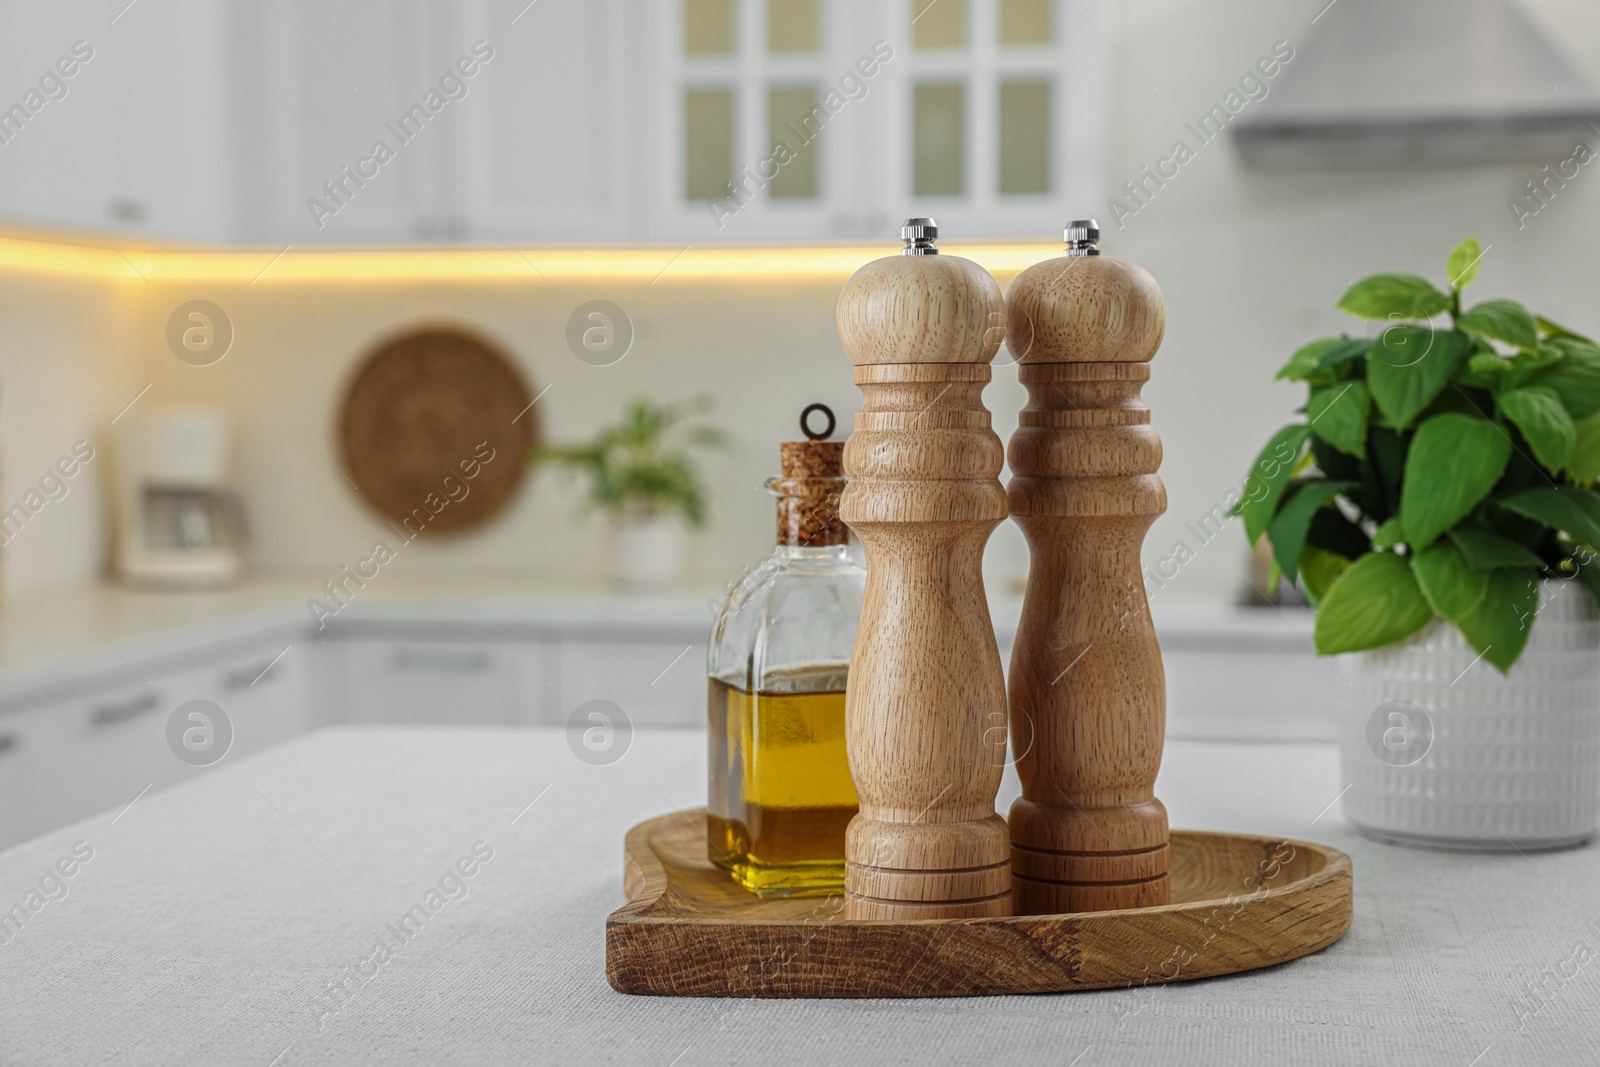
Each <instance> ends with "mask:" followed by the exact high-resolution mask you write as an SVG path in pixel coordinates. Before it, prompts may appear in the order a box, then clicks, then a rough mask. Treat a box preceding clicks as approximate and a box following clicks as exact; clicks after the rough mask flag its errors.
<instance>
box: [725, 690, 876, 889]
mask: <svg viewBox="0 0 1600 1067" xmlns="http://www.w3.org/2000/svg"><path fill="white" fill-rule="evenodd" d="M845 672H846V668H845V667H843V666H834V667H827V668H811V669H808V670H805V671H803V672H794V673H791V672H787V671H786V672H781V674H780V673H778V672H774V673H773V674H769V675H768V679H767V680H768V682H769V684H770V683H777V684H778V686H780V688H764V689H762V690H760V691H758V692H750V691H748V690H745V689H740V688H738V687H736V686H733V685H729V684H728V683H726V682H724V681H721V680H719V679H716V678H712V679H710V680H709V684H708V690H709V691H708V694H707V697H708V710H709V712H710V723H709V726H710V734H711V748H710V756H711V768H710V771H711V774H710V784H711V789H710V796H709V798H708V802H707V806H706V832H707V835H708V837H709V838H710V847H709V848H708V850H707V852H708V855H709V856H710V857H711V860H712V862H714V863H716V864H717V865H718V866H720V867H723V868H724V869H726V870H727V871H729V872H730V873H731V874H732V875H733V877H734V878H735V879H736V880H738V882H739V883H740V884H741V885H743V886H744V887H745V888H746V889H749V890H750V891H751V892H753V893H755V894H757V895H758V896H763V897H787V896H817V895H821V894H825V893H837V892H840V891H842V890H843V888H844V831H845V827H846V826H847V825H848V824H849V822H850V819H851V817H852V816H853V815H855V813H856V806H857V802H856V790H855V784H854V783H853V782H852V781H851V780H850V764H849V761H848V759H847V757H846V755H845V731H844V679H845ZM808 683H809V684H808ZM791 684H792V685H794V686H795V688H792V689H791V688H788V686H789V685H791Z"/></svg>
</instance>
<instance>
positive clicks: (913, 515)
mask: <svg viewBox="0 0 1600 1067" xmlns="http://www.w3.org/2000/svg"><path fill="white" fill-rule="evenodd" d="M900 233H901V237H902V238H903V239H904V240H905V243H906V247H905V249H904V251H903V253H902V254H901V255H899V256H889V257H886V258H884V259H879V260H875V261H873V262H872V263H869V264H867V265H866V266H864V267H862V268H861V269H860V270H859V271H857V272H856V273H855V275H854V276H853V277H852V278H851V279H850V281H849V282H848V283H847V284H846V285H845V287H844V292H843V293H842V294H841V295H840V297H839V310H838V325H839V340H840V343H841V344H842V345H843V347H844V350H845V353H846V354H847V355H849V357H850V360H851V362H852V363H854V364H855V367H856V371H855V380H856V384H857V385H859V386H860V387H861V391H862V393H863V395H864V406H863V408H862V410H861V412H860V413H859V414H858V415H857V416H856V422H855V432H854V433H852V434H851V435H850V439H849V440H848V441H847V442H846V444H845V454H844V463H845V470H846V471H847V472H848V474H849V481H848V483H847V484H846V487H845V491H844V495H843V498H842V501H841V506H840V515H841V517H842V518H843V519H844V521H845V522H846V523H847V524H848V525H849V526H850V527H851V528H852V529H853V530H854V531H855V533H856V536H857V537H858V538H859V539H860V541H861V544H862V546H863V548H864V549H865V551H866V557H867V587H866V595H865V604H864V606H863V608H862V612H861V625H860V628H859V629H858V630H857V632H856V643H855V649H854V652H853V654H852V657H851V661H850V676H849V682H848V685H847V687H846V697H845V722H846V733H847V737H848V745H849V752H850V767H851V774H852V776H853V778H854V780H855V785H856V793H857V794H858V796H859V797H860V802H861V809H860V813H859V814H858V815H857V816H856V817H855V818H854V819H853V820H852V821H851V823H850V827H849V830H848V831H847V833H846V838H845V860H846V864H845V894H846V903H845V915H846V916H847V917H848V918H853V919H942V918H971V917H980V916H996V915H1009V914H1011V872H1010V863H1009V853H1010V848H1009V842H1008V841H1007V837H1006V826H1005V823H1004V821H1003V820H1001V818H1000V817H999V816H998V815H997V814H995V810H994V800H995V793H996V792H997V791H998V790H999V787H1000V775H1001V769H1002V767H1003V765H1004V762H1005V760H1004V751H1005V749H1004V746H1005V730H1004V728H1003V725H1001V726H1000V727H999V728H997V724H1003V723H1004V722H1005V706H1006V702H1005V681H1004V676H1003V674H1002V672H1001V667H1000V656H999V651H998V649H997V647H996V645H995V637H994V627H993V625H992V624H991V622H990V621H989V607H988V602H987V600H986V599H985V597H984V592H983V571H982V562H983V547H984V544H985V543H986V542H987V541H988V540H989V535H990V534H991V533H992V532H993V531H994V528H995V527H996V526H998V525H999V524H1000V521H1001V520H1002V519H1004V518H1005V516H1006V497H1005V490H1004V489H1003V488H1002V487H1001V485H1000V480H999V477H998V475H999V473H1000V465H1001V460H1002V458H1003V451H1002V449H1001V445H1000V439H999V438H998V437H997V436H995V433H994V430H993V429H992V428H991V425H990V417H989V412H988V410H987V409H986V408H985V407H984V406H983V388H984V386H985V385H987V384H988V382H989V378H990V368H989V361H990V360H991V359H993V358H994V354H995V351H996V350H997V349H998V348H999V345H1000V340H1001V335H1002V332H1003V331H1002V329H1001V326H1000V324H1001V323H1002V322H1003V321H1004V316H1003V312H1002V309H1003V307H1004V303H1003V301H1002V299H1001V296H1000V288H999V286H997V285H996V284H995V281H994V279H993V278H991V277H990V276H989V274H988V273H987V272H986V271H985V270H984V269H983V268H982V267H979V266H978V265H977V264H975V263H972V262H970V261H968V260H965V259H960V258H958V257H955V256H942V255H939V254H938V249H937V248H935V247H934V239H935V238H936V237H937V234H938V231H937V229H936V228H935V226H934V223H933V220H932V219H910V220H908V221H907V222H906V225H905V226H904V227H903V228H902V229H901V231H900Z"/></svg>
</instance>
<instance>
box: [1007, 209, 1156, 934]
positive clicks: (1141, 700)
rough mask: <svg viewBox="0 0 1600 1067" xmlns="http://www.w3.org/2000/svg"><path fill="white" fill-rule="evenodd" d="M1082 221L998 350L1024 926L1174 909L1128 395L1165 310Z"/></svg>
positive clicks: (1016, 310) (1133, 407) (1010, 306)
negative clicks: (1012, 381) (1018, 573)
mask: <svg viewBox="0 0 1600 1067" xmlns="http://www.w3.org/2000/svg"><path fill="white" fill-rule="evenodd" d="M1099 237H1100V231H1099V227H1098V226H1097V225H1096V224H1095V223H1094V222H1093V221H1092V220H1085V221H1080V222H1074V223H1072V224H1071V225H1070V226H1068V227H1067V229H1066V240H1067V252H1066V255H1065V256H1064V257H1062V258H1059V259H1052V260H1047V261H1045V262H1043V263H1037V264H1035V265H1034V266H1032V267H1030V268H1028V269H1027V270H1026V271H1023V272H1022V274H1021V275H1019V276H1018V277H1017V279H1016V281H1015V282H1013V283H1012V285H1011V289H1010V291H1009V293H1008V294H1007V299H1006V342H1007V345H1008V347H1009V348H1010V349H1011V351H1012V353H1013V354H1014V355H1015V356H1016V358H1017V361H1018V363H1019V364H1020V367H1019V373H1020V376H1021V380H1022V383H1023V384H1024V385H1025V386H1026V387H1027V390H1028V404H1027V406H1026V407H1025V408H1024V409H1023V410H1022V413H1021V416H1020V419H1019V425H1018V427H1017V431H1016V433H1015V434H1014V435H1013V436H1012V438H1011V447H1010V452H1009V459H1010V461H1011V471H1012V478H1011V483H1010V486H1009V487H1008V497H1009V500H1010V505H1011V514H1012V515H1014V516H1015V517H1016V520H1017V524H1018V525H1019V526H1021V527H1022V529H1023V532H1024V533H1025V534H1026V535H1027V538H1028V547H1029V553H1030V556H1031V563H1030V567H1029V572H1028V585H1027V591H1026V594H1025V596H1024V600H1023V607H1022V619H1021V622H1020V623H1019V625H1018V630H1017V642H1016V646H1015V647H1014V649H1013V651H1012V657H1011V680H1010V696H1011V733H1012V737H1013V738H1014V739H1015V740H1014V746H1013V747H1014V748H1015V750H1016V751H1017V752H1018V753H1020V755H1019V757H1018V759H1017V771H1018V774H1019V775H1020V777H1021V779H1022V796H1021V797H1020V798H1019V799H1018V800H1017V801H1016V803H1014V804H1013V805H1012V807H1011V816H1010V820H1009V821H1010V828H1011V845H1012V852H1011V860H1012V872H1013V876H1014V878H1015V880H1016V881H1015V887H1016V910H1017V913H1018V914H1027V915H1040V914H1059V913H1063V912H1073V911H1102V910H1106V909H1111V908H1133V907H1147V906H1151V905H1157V904H1166V903H1169V902H1170V900H1171V880H1170V879H1169V877H1168V867H1169V849H1168V842H1167V811H1166V808H1165V807H1163V806H1162V804H1161V802H1160V801H1159V800H1157V799H1156V798H1155V792H1154V786H1155V779H1156V772H1157V771H1158V770H1159V769H1160V766H1161V745H1162V739H1163V736H1164V734H1165V732H1166V678H1165V675H1164V673H1163V671H1162V668H1161V649H1160V648H1159V646H1158V645H1157V644H1156V634H1155V628H1154V626H1153V625H1152V624H1151V621H1150V609H1149V604H1148V603H1147V602H1146V599H1145V593H1144V584H1143V581H1142V578H1141V573H1140V568H1139V547H1140V544H1141V543H1142V542H1143V540H1144V536H1145V533H1146V531H1148V530H1149V528H1150V524H1151V523H1152V522H1154V521H1155V518H1156V516H1157V515H1160V514H1161V513H1162V512H1163V511H1165V510H1166V507H1167V494H1166V489H1165V488H1164V487H1163V486H1162V484H1161V480H1160V479H1159V478H1158V477H1156V473H1155V472H1156V469H1157V468H1158V467H1159V466H1160V465H1161V439H1160V438H1159V437H1158V436H1156V432H1155V430H1154V429H1153V428H1152V427H1151V426H1150V411H1149V409H1148V408H1146V407H1145V406H1144V403H1143V402H1142V401H1141V400H1140V397H1139V391H1140V389H1141V387H1142V386H1143V384H1144V383H1145V382H1146V381H1147V380H1148V379H1149V377H1150V364H1149V362H1148V361H1149V359H1150V357H1151V356H1153V355H1155V351H1156V349H1157V348H1158V347H1159V346H1160V344H1161V336H1162V332H1163V330H1164V329H1165V325H1166V310H1165V305H1164V303H1163V301H1162V297H1161V289H1160V287H1159V286H1157V285H1156V282H1155V279H1154V278H1152V277H1151V276H1150V274H1149V272H1148V271H1146V270H1145V269H1144V268H1143V267H1140V266H1138V265H1137V264H1134V263H1130V262H1128V261H1127V260H1122V259H1114V258H1111V257H1109V256H1101V255H1100V252H1099V249H1098V248H1097V247H1096V242H1097V241H1098V240H1099Z"/></svg>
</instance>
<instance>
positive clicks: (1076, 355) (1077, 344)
mask: <svg viewBox="0 0 1600 1067" xmlns="http://www.w3.org/2000/svg"><path fill="white" fill-rule="evenodd" d="M1166 328H1167V312H1166V304H1165V302H1164V301H1163V300H1162V297H1161V287H1160V286H1159V285H1157V284H1156V280H1155V279H1154V278H1152V277H1151V276H1150V272H1149V271H1147V270H1145V269H1144V268H1143V267H1141V266H1139V265H1138V264H1137V263H1130V262H1129V261H1128V260H1125V259H1117V258H1116V257H1114V256H1073V257H1066V256H1058V257H1057V258H1055V259H1047V260H1045V261H1044V262H1043V263H1035V264H1034V265H1033V266H1031V267H1029V268H1028V269H1027V270H1025V271H1023V272H1022V273H1021V274H1019V275H1017V278H1016V281H1014V282H1012V283H1011V288H1010V289H1009V290H1008V291H1007V293H1006V348H1007V349H1009V350H1010V351H1011V354H1012V355H1013V356H1014V357H1015V358H1016V360H1017V362H1018V363H1121V362H1132V363H1143V362H1146V361H1148V360H1149V359H1150V357H1151V356H1153V355H1155V353H1156V349H1158V348H1160V347H1161V337H1162V335H1163V334H1164V333H1165V332H1166Z"/></svg>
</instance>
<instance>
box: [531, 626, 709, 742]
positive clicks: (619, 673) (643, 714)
mask: <svg viewBox="0 0 1600 1067" xmlns="http://www.w3.org/2000/svg"><path fill="white" fill-rule="evenodd" d="M560 650H561V656H560V672H561V676H560V681H561V707H559V708H557V709H555V711H556V712H557V714H556V715H555V716H554V717H552V718H547V719H546V720H545V721H547V722H552V723H564V722H566V719H567V716H569V715H570V714H572V712H573V710H574V709H576V708H577V707H578V706H579V705H580V704H583V703H585V702H586V701H590V700H609V701H611V702H612V703H613V704H616V705H617V706H618V707H620V708H621V709H622V710H623V711H624V712H626V713H627V715H628V718H629V719H631V720H632V721H633V724H634V725H635V726H701V725H703V724H704V723H705V717H706V641H705V638H703V637H702V638H700V639H698V640H695V641H688V640H684V641H660V640H633V641H613V640H607V639H605V638H603V637H599V636H596V637H594V638H592V639H589V640H576V639H566V640H563V641H562V642H561V644H560Z"/></svg>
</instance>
